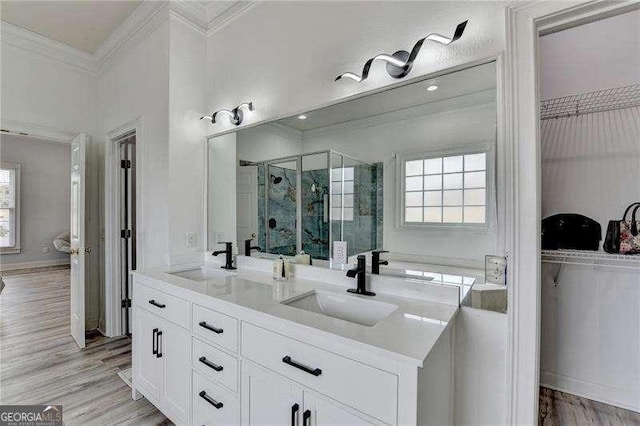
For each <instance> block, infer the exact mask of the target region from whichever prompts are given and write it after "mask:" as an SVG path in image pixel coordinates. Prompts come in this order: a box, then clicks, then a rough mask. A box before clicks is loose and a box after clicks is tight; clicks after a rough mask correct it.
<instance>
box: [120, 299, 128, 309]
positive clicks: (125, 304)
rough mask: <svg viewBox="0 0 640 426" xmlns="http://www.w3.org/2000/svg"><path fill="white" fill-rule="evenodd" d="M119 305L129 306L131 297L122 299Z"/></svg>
mask: <svg viewBox="0 0 640 426" xmlns="http://www.w3.org/2000/svg"><path fill="white" fill-rule="evenodd" d="M120 305H121V306H122V308H130V307H131V299H122V302H121V303H120Z"/></svg>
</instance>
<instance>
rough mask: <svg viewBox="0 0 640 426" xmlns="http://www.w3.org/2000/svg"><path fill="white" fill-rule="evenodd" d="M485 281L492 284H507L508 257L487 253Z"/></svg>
mask: <svg viewBox="0 0 640 426" xmlns="http://www.w3.org/2000/svg"><path fill="white" fill-rule="evenodd" d="M484 281H485V283H490V284H502V285H506V284H507V258H506V257H503V256H491V255H486V256H485V257H484Z"/></svg>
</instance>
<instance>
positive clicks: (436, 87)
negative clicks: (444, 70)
mask: <svg viewBox="0 0 640 426" xmlns="http://www.w3.org/2000/svg"><path fill="white" fill-rule="evenodd" d="M427 90H428V91H429V92H433V91H434V90H438V86H435V85H433V86H429V87H427Z"/></svg>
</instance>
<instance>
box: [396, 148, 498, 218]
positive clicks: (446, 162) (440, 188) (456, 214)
mask: <svg viewBox="0 0 640 426" xmlns="http://www.w3.org/2000/svg"><path fill="white" fill-rule="evenodd" d="M486 158H487V153H484V152H483V153H476V154H465V155H454V156H446V157H436V158H424V159H416V160H409V161H406V162H405V169H404V170H405V173H404V177H403V179H404V185H405V186H404V191H405V197H404V206H405V209H404V215H405V222H407V223H460V224H462V223H472V224H483V223H486V204H487V200H486V195H487V194H486V187H487V162H486V161H487V159H486ZM420 169H422V174H421V175H420V174H418V173H419V172H420ZM421 195H422V203H421V204H420V196H421ZM419 207H422V209H419Z"/></svg>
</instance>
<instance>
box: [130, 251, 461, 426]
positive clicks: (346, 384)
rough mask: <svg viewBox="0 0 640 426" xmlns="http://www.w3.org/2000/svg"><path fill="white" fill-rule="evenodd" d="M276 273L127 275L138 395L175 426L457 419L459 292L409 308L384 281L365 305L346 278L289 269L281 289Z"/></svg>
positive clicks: (210, 270)
mask: <svg viewBox="0 0 640 426" xmlns="http://www.w3.org/2000/svg"><path fill="white" fill-rule="evenodd" d="M270 265H271V262H270V261H267V260H261V259H252V258H245V257H244V256H240V257H238V266H239V269H238V270H237V271H234V272H228V271H225V270H223V269H221V268H219V265H218V264H208V265H206V266H204V267H202V268H199V269H195V270H188V271H175V272H172V273H169V272H165V271H164V270H163V269H157V270H148V271H142V272H137V273H135V276H134V294H133V305H134V308H133V311H134V320H133V321H134V332H133V395H134V398H139V397H140V396H142V395H143V396H145V397H146V398H147V399H148V400H149V401H150V402H152V403H153V404H154V405H155V406H156V407H158V409H160V411H162V412H163V413H164V414H165V415H166V416H167V417H169V418H170V419H171V420H172V421H173V422H175V423H176V424H180V425H182V424H193V425H203V424H207V425H208V424H216V425H219V424H227V425H237V424H246V425H265V424H270V425H275V424H278V425H285V424H286V425H288V424H291V425H304V426H307V425H336V424H348V425H360V424H362V425H364V424H388V425H396V424H398V425H405V424H420V425H427V424H437V425H443V424H451V423H452V422H453V419H452V416H453V401H452V398H451V396H452V393H453V384H452V379H453V362H452V354H453V344H454V343H453V342H454V341H453V339H452V336H451V334H452V324H453V321H454V319H455V316H456V313H457V311H458V305H459V289H458V288H457V287H451V286H443V285H437V284H426V285H425V284H424V283H421V284H420V285H421V291H420V296H419V298H415V297H412V298H409V297H406V296H403V295H402V292H403V285H402V282H403V280H402V279H398V278H392V277H385V278H381V279H379V280H377V281H375V280H373V281H371V282H370V284H369V285H370V286H371V287H372V289H374V290H376V291H378V294H377V295H376V296H375V297H366V296H359V295H354V294H351V293H348V292H347V291H346V290H347V289H348V288H352V287H354V286H355V282H354V280H353V279H349V278H346V277H345V276H344V273H343V272H341V271H331V270H325V269H321V268H317V267H312V266H301V265H296V267H295V273H296V277H295V278H292V279H289V280H286V281H277V280H274V279H273V278H272V277H271V274H269V273H267V271H268V268H269V267H270ZM310 278H315V280H314V279H310ZM319 280H320V281H319ZM389 280H391V283H390V282H389ZM385 284H386V285H387V288H395V289H396V294H390V293H384V292H380V290H384V289H385ZM389 284H391V285H390V286H389ZM410 286H411V283H408V282H407V288H406V289H405V290H406V291H408V289H410Z"/></svg>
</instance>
